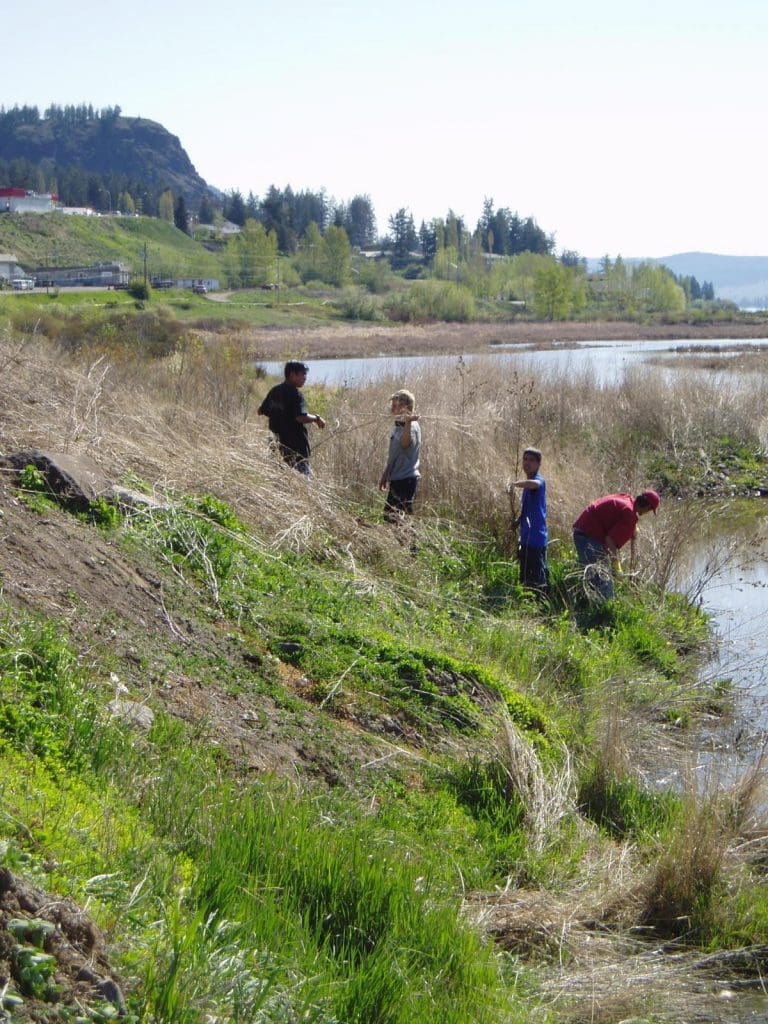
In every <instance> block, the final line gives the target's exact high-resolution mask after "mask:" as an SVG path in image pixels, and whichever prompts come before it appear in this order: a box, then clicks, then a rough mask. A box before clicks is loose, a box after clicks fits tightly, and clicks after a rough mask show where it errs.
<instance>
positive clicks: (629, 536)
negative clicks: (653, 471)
mask: <svg viewBox="0 0 768 1024" xmlns="http://www.w3.org/2000/svg"><path fill="white" fill-rule="evenodd" d="M660 504H661V498H660V497H659V496H658V494H657V493H656V491H643V492H642V494H638V496H637V497H636V498H633V497H632V495H630V494H608V495H606V496H605V497H604V498H598V499H597V501H593V502H592V504H591V505H587V507H586V508H585V509H584V511H583V512H582V513H581V515H580V516H579V518H578V519H577V520H576V522H575V523H574V524H573V543H574V546H575V548H576V554H577V555H578V556H579V562H581V564H582V565H583V566H584V579H585V581H586V582H587V583H588V584H589V585H590V587H591V588H593V589H594V590H595V591H596V592H597V594H598V595H599V596H600V597H602V598H603V600H605V601H610V600H611V598H612V597H613V572H612V571H611V570H612V569H613V571H614V572H621V563H620V561H619V549H620V548H623V547H624V545H625V544H626V543H627V541H629V542H630V544H631V546H632V558H634V545H635V533H636V532H637V523H638V520H639V519H640V517H641V516H644V515H646V514H647V513H648V512H653V514H654V515H656V510H657V509H658V507H659V505H660Z"/></svg>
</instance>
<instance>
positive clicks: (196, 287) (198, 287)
mask: <svg viewBox="0 0 768 1024" xmlns="http://www.w3.org/2000/svg"><path fill="white" fill-rule="evenodd" d="M192 291H193V292H194V293H195V295H207V294H208V289H207V288H206V287H205V285H204V284H193V285H192Z"/></svg>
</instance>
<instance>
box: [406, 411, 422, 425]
mask: <svg viewBox="0 0 768 1024" xmlns="http://www.w3.org/2000/svg"><path fill="white" fill-rule="evenodd" d="M405 418H406V419H407V420H408V422H409V423H418V422H419V416H418V413H415V414H414V413H409V414H408V415H407V416H406V417H405Z"/></svg>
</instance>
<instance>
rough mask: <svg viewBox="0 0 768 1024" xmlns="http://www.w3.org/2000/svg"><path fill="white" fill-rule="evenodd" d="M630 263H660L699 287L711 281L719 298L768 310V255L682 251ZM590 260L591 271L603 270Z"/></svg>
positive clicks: (639, 258)
mask: <svg viewBox="0 0 768 1024" xmlns="http://www.w3.org/2000/svg"><path fill="white" fill-rule="evenodd" d="M624 262H625V263H627V264H632V263H643V262H645V263H660V264H663V265H664V266H665V267H669V269H670V270H671V271H672V272H673V273H674V274H677V275H679V276H682V277H688V276H691V277H695V278H696V280H697V281H698V282H699V284H702V283H703V282H704V281H709V282H710V283H711V284H712V285H713V286H714V289H715V295H716V296H717V298H718V299H729V300H730V301H731V302H735V303H736V304H737V305H738V306H741V307H742V308H746V307H759V308H762V309H768V256H720V255H718V254H717V253H710V252H680V253H676V254H675V255H673V256H662V257H661V258H653V257H628V258H625V259H624ZM600 263H601V261H600V260H599V259H590V260H588V261H587V265H588V267H589V269H590V271H596V270H598V269H599V267H600Z"/></svg>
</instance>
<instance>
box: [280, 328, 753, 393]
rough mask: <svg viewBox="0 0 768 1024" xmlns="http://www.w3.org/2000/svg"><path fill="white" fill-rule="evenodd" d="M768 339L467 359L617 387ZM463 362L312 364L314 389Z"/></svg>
mask: <svg viewBox="0 0 768 1024" xmlns="http://www.w3.org/2000/svg"><path fill="white" fill-rule="evenodd" d="M767 346H768V338H757V339H751V340H749V341H744V340H735V339H731V338H717V339H694V340H686V341H659V340H654V341H582V342H576V343H575V344H573V345H570V344H569V345H564V344H563V345H559V344H557V343H555V344H553V345H552V347H550V348H545V349H541V348H533V347H532V346H528V345H494V346H492V347H491V348H489V350H488V352H486V353H482V354H479V353H473V354H468V355H464V356H461V359H462V360H463V361H464V362H465V363H466V364H467V365H469V366H471V365H472V363H473V362H475V361H478V360H482V361H484V362H487V361H488V360H489V359H490V360H493V361H494V362H498V364H499V367H500V369H501V368H503V369H505V370H518V371H519V372H521V373H530V374H533V375H538V374H541V373H543V372H556V373H568V374H571V373H573V374H577V373H585V372H588V373H589V375H590V377H591V379H593V380H595V381H597V382H599V383H600V384H601V385H603V386H605V385H608V386H610V385H612V384H615V383H617V382H618V381H620V380H621V378H622V376H623V374H624V371H625V370H627V369H629V368H631V367H633V366H638V365H642V364H643V363H647V362H648V360H649V359H653V358H658V357H659V356H660V355H661V356H668V357H669V360H670V363H671V365H674V356H675V355H676V354H680V353H685V354H686V355H690V354H691V353H693V354H696V352H697V350H698V352H699V353H700V354H701V355H702V357H704V356H705V355H708V354H710V353H711V352H712V350H713V349H718V350H719V351H721V352H722V353H726V354H727V353H728V352H729V351H731V352H733V353H734V354H735V353H736V352H737V351H740V350H744V349H750V348H752V349H754V348H765V347H767ZM458 359H459V357H458V356H438V355H431V356H386V355H380V356H370V357H366V358H360V359H312V360H311V361H310V363H309V368H310V372H309V383H310V384H321V383H322V384H327V385H331V386H336V387H338V386H347V387H360V386H363V385H365V384H368V383H371V382H373V381H378V380H382V379H385V378H393V379H396V380H400V381H403V380H412V379H413V377H414V375H415V374H418V373H419V372H420V371H422V370H425V369H427V368H440V367H455V366H456V364H457V360H458ZM262 365H263V367H264V369H265V370H266V371H267V373H269V374H270V375H272V376H275V377H282V375H283V364H282V363H275V362H268V363H263V364H262Z"/></svg>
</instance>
